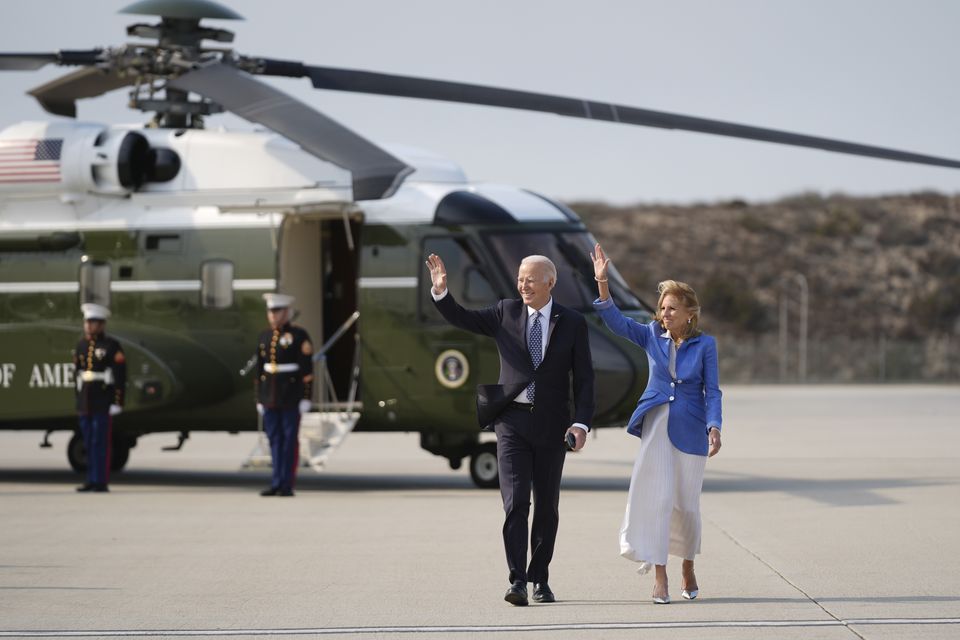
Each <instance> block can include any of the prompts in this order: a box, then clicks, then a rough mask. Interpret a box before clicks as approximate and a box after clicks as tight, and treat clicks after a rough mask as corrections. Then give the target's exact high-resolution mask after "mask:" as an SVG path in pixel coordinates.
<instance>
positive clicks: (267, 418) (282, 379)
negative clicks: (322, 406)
mask: <svg viewBox="0 0 960 640" xmlns="http://www.w3.org/2000/svg"><path fill="white" fill-rule="evenodd" d="M263 298H264V300H266V303H267V320H268V321H269V322H270V328H269V329H266V330H265V331H263V332H262V333H261V334H260V338H259V341H258V344H257V375H256V376H255V377H254V387H255V392H256V398H257V411H258V412H259V413H260V415H261V416H263V430H264V431H265V432H266V433H267V439H268V440H269V441H270V457H271V458H272V460H273V477H272V479H271V483H270V488H269V489H264V490H263V491H261V492H260V495H262V496H276V495H280V496H292V495H293V485H294V482H295V481H296V478H297V464H298V462H299V459H300V447H299V436H300V415H301V414H302V413H305V412H307V411H309V410H310V407H311V406H312V402H311V401H310V397H311V393H312V391H313V345H312V344H311V342H310V336H309V335H308V334H307V332H306V330H304V329H303V327H298V326H296V325H294V324H291V323H290V306H291V305H292V304H293V301H294V298H293V296H288V295H284V294H281V293H265V294H263Z"/></svg>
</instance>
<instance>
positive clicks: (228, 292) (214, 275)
mask: <svg viewBox="0 0 960 640" xmlns="http://www.w3.org/2000/svg"><path fill="white" fill-rule="evenodd" d="M200 304H201V306H203V308H204V309H229V308H230V307H231V306H233V263H232V262H230V261H229V260H207V261H206V262H204V263H203V264H201V265H200Z"/></svg>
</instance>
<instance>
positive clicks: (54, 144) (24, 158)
mask: <svg viewBox="0 0 960 640" xmlns="http://www.w3.org/2000/svg"><path fill="white" fill-rule="evenodd" d="M62 149H63V139H62V138H43V139H21V140H0V184H3V183H12V182H59V181H60V151H61V150H62Z"/></svg>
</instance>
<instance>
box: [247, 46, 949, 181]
mask: <svg viewBox="0 0 960 640" xmlns="http://www.w3.org/2000/svg"><path fill="white" fill-rule="evenodd" d="M259 64H260V69H261V71H260V73H263V74H264V75H278V76H288V77H304V76H306V77H309V78H310V81H311V82H312V83H313V86H314V88H317V89H330V90H333V91H350V92H355V93H369V94H375V95H387V96H398V97H404V98H420V99H424V100H442V101H446V102H460V103H464V104H477V105H486V106H491V107H505V108H510V109H524V110H527V111H541V112H546V113H554V114H557V115H562V116H568V117H572V118H585V119H588V120H602V121H606V122H617V123H622V124H632V125H640V126H647V127H657V128H661V129H680V130H684V131H694V132H698V133H710V134H714V135H721V136H729V137H733V138H744V139H748V140H759V141H763V142H774V143H778V144H786V145H792V146H797V147H809V148H814V149H822V150H825V151H833V152H837V153H847V154H852V155H858V156H867V157H872V158H882V159H885V160H898V161H901V162H915V163H919V164H927V165H934V166H940V167H950V168H955V169H956V168H960V161H958V160H953V159H950V158H940V157H936V156H929V155H924V154H919V153H911V152H909V151H901V150H898V149H889V148H884V147H877V146H872V145H865V144H858V143H855V142H846V141H843V140H836V139H832V138H822V137H818V136H810V135H804V134H800V133H793V132H790V131H782V130H778V129H766V128H763V127H754V126H750V125H744V124H737V123H734V122H725V121H721V120H710V119H707V118H698V117H694V116H686V115H681V114H677V113H669V112H665V111H652V110H650V109H640V108H636V107H629V106H624V105H617V104H610V103H605V102H595V101H592V100H583V99H579V98H567V97H563V96H555V95H549V94H542V93H532V92H529V91H517V90H513V89H502V88H499V87H490V86H483V85H476V84H467V83H463V82H448V81H445V80H430V79H427V78H415V77H411V76H400V75H394V74H387V73H376V72H371V71H359V70H354V69H339V68H333V67H316V66H308V65H304V64H302V63H299V62H288V61H283V60H269V59H260V60H259Z"/></svg>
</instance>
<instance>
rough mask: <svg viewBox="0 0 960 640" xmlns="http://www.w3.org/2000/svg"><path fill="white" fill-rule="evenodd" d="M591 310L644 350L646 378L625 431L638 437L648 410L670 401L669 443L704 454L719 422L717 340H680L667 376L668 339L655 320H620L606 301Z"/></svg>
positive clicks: (701, 336)
mask: <svg viewBox="0 0 960 640" xmlns="http://www.w3.org/2000/svg"><path fill="white" fill-rule="evenodd" d="M593 307H594V309H596V310H597V313H598V314H600V317H601V318H602V319H603V322H604V324H605V325H607V328H608V329H610V331H612V332H614V333H615V334H617V335H618V336H621V337H624V338H626V339H627V340H630V341H631V342H634V343H636V344H638V345H640V346H641V347H643V350H644V351H646V352H647V361H648V362H649V364H650V377H649V379H648V380H647V388H646V389H644V391H643V395H641V396H640V401H639V402H638V403H637V408H636V410H634V412H633V415H632V416H630V422H628V423H627V432H628V433H631V434H633V435H635V436H637V437H641V430H642V429H643V417H644V416H645V415H646V414H647V412H648V411H650V409H652V408H653V407H656V406H658V405H661V404H667V403H670V419H669V421H668V422H667V433H668V434H669V436H670V442H672V443H673V446H675V447H676V448H677V449H679V450H680V451H683V452H684V453H691V454H694V455H699V456H705V455H707V450H708V449H709V444H708V442H707V433H708V432H709V431H710V428H711V427H716V428H718V429H719V428H720V426H721V422H722V417H721V408H720V396H721V393H720V376H719V373H718V371H717V342H716V340H714V339H713V337H712V336H708V335H705V334H700V335H698V336H695V337H693V338H690V339H688V340H685V341H684V342H683V344H681V345H680V348H679V349H677V377H676V378H674V377H673V376H671V375H670V338H669V337H666V338H664V337H662V334H663V333H664V330H663V327H661V325H660V323H659V322H657V321H656V320H654V321H653V322H651V323H649V324H640V323H639V322H637V321H636V320H633V319H631V318H628V317H626V316H624V315H623V314H622V313H621V312H620V310H619V309H617V306H616V305H615V304H614V303H613V299H611V298H607V299H606V300H595V301H594V303H593Z"/></svg>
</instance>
